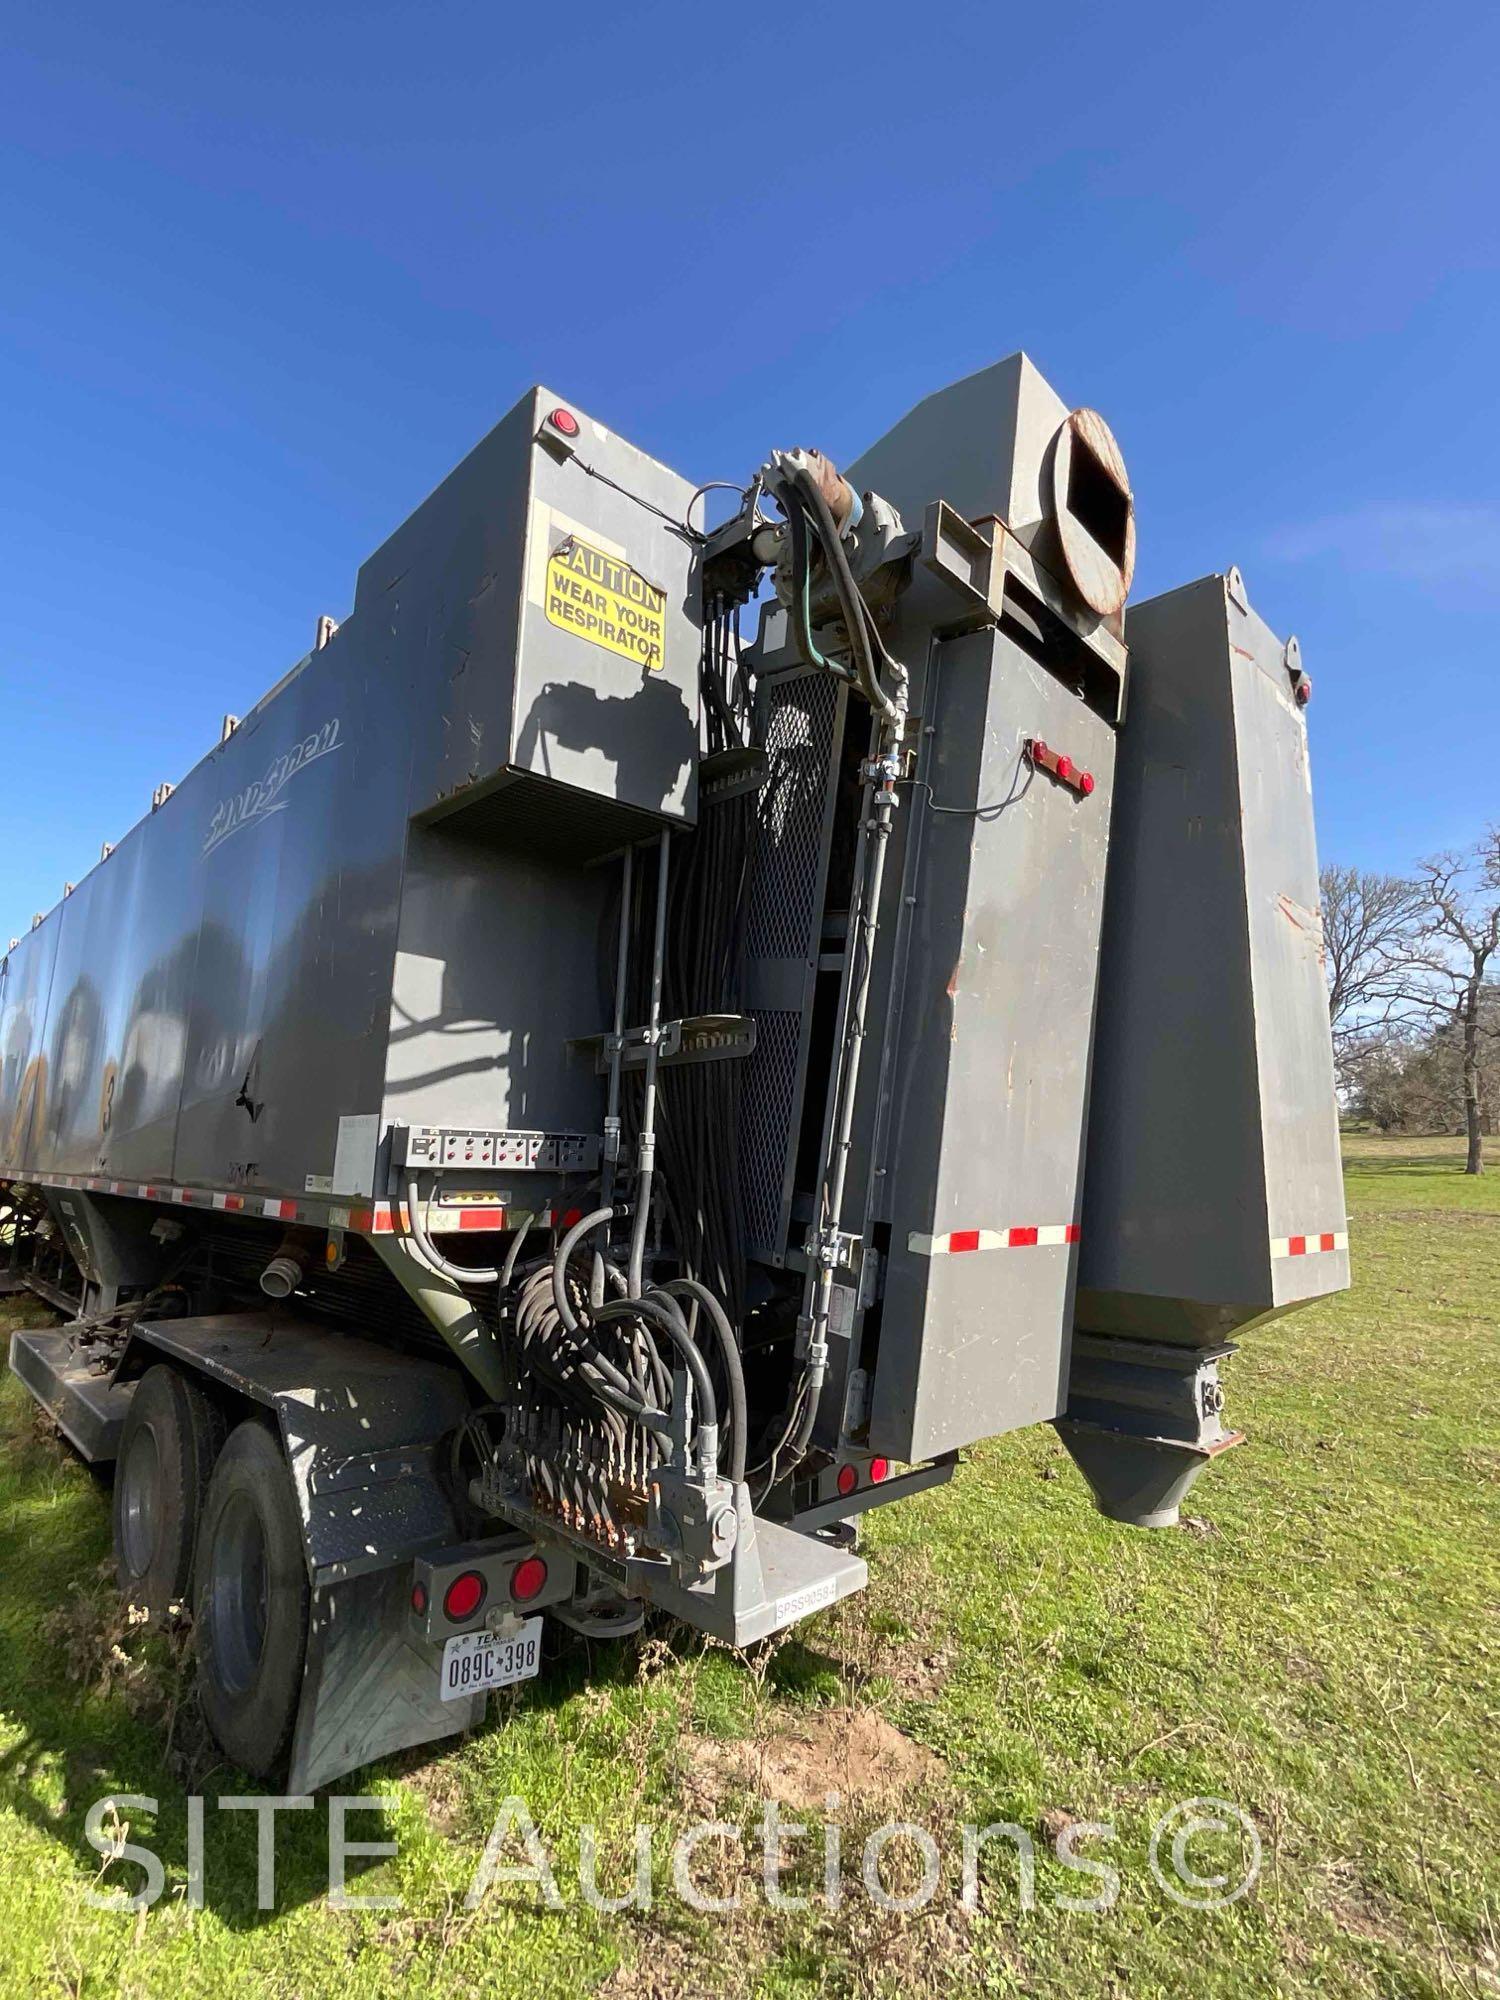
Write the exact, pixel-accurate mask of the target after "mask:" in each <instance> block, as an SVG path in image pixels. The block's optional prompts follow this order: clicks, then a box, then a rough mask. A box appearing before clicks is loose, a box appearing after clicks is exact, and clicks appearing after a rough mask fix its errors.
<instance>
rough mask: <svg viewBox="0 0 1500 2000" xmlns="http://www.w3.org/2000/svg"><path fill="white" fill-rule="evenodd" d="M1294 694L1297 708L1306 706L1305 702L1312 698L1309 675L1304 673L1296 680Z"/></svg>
mask: <svg viewBox="0 0 1500 2000" xmlns="http://www.w3.org/2000/svg"><path fill="white" fill-rule="evenodd" d="M1296 694H1297V706H1298V708H1306V706H1307V704H1308V703H1309V702H1310V701H1311V700H1312V679H1311V677H1310V676H1309V675H1307V674H1304V675H1303V676H1302V678H1301V679H1300V680H1299V681H1298V683H1297V688H1296Z"/></svg>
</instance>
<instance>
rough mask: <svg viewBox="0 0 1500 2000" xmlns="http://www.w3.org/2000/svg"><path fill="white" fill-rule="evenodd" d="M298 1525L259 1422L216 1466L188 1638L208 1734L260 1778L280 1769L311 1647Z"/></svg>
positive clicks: (280, 1465) (242, 1430)
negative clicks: (193, 1651)
mask: <svg viewBox="0 0 1500 2000" xmlns="http://www.w3.org/2000/svg"><path fill="white" fill-rule="evenodd" d="M307 1609H308V1588H307V1570H306V1567H305V1565H304V1563H303V1557H302V1523H301V1519H300V1517H299V1515H298V1511H297V1499H296V1495H295V1494H294V1492H293V1491H292V1475H291V1468H290V1466H289V1465H288V1464H287V1461H286V1455H285V1453H284V1452H283V1451H282V1449H281V1447H280V1445H279V1444H278V1443H277V1442H276V1439H275V1438H274V1437H273V1436H272V1434H271V1432H270V1431H269V1430H267V1429H266V1427H265V1425H264V1424H262V1423H259V1422H257V1421H255V1420H253V1419H252V1420H251V1421H250V1422H248V1423H243V1424H241V1425H240V1426H239V1428H238V1429H237V1430H236V1431H234V1432H233V1433H232V1434H231V1436H230V1439H229V1442H228V1444H226V1445H225V1447H224V1449H223V1452H222V1453H221V1454H220V1457H219V1462H218V1464H217V1465H216V1466H215V1467H214V1476H213V1478H212V1480H211V1481H210V1483H209V1489H208V1500H207V1504H206V1505H205V1507H204V1511H203V1526H202V1529H201V1531H200V1533H199V1537H198V1564H197V1593H196V1598H195V1601H194V1618H193V1637H194V1640H195V1643H196V1646H197V1653H198V1684H199V1696H200V1699H201V1700H202V1703H203V1713H204V1716H205V1718H206V1719H207V1722H208V1726H209V1728H210V1729H211V1730H212V1731H213V1734H214V1738H215V1740H216V1741H217V1742H218V1744H219V1745H220V1747H221V1748H222V1749H223V1750H224V1751H225V1752H226V1754H227V1755H229V1756H230V1757H232V1758H233V1759H234V1761H235V1763H237V1764H239V1765H241V1766H242V1767H243V1769H245V1770H247V1771H250V1772H253V1773H254V1774H255V1776H256V1777H266V1776H269V1775H270V1774H271V1773H272V1772H273V1771H275V1770H277V1769H278V1767H279V1766H280V1765H281V1763H282V1761H283V1759H284V1757H285V1754H286V1750H287V1745H288V1743H289V1742H290V1740H291V1734H292V1725H293V1723H294V1722H295V1721H296V1718H297V1700H298V1696H299V1694H300V1693H301V1688H302V1663H303V1658H304V1656H305V1654H306V1651H307Z"/></svg>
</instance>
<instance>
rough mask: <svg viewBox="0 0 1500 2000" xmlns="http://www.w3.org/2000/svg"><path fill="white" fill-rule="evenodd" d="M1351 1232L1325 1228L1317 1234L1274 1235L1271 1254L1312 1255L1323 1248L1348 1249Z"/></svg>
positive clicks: (1282, 1255) (1277, 1255)
mask: <svg viewBox="0 0 1500 2000" xmlns="http://www.w3.org/2000/svg"><path fill="white" fill-rule="evenodd" d="M1348 1248H1349V1232H1348V1230H1347V1229H1324V1230H1320V1231H1319V1233H1318V1234H1317V1235H1316V1236H1273V1237H1272V1238H1271V1255H1272V1256H1273V1257H1312V1256H1316V1255H1317V1253H1318V1252H1319V1251H1321V1250H1347V1249H1348Z"/></svg>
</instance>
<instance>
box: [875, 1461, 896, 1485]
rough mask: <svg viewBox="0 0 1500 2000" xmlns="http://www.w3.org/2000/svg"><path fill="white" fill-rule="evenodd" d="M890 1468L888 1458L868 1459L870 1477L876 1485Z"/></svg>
mask: <svg viewBox="0 0 1500 2000" xmlns="http://www.w3.org/2000/svg"><path fill="white" fill-rule="evenodd" d="M890 1469H891V1462H890V1460H889V1459H888V1458H872V1459H871V1460H870V1477H871V1478H872V1479H873V1480H874V1482H875V1484H876V1485H877V1486H878V1485H879V1484H880V1482H881V1480H882V1479H884V1478H885V1476H886V1474H887V1473H888V1472H889V1471H890Z"/></svg>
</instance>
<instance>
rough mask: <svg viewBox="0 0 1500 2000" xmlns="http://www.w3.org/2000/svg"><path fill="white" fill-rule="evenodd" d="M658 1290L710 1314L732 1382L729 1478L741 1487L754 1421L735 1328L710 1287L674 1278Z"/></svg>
mask: <svg viewBox="0 0 1500 2000" xmlns="http://www.w3.org/2000/svg"><path fill="white" fill-rule="evenodd" d="M658 1289H659V1290H661V1291H664V1292H669V1293H671V1294H672V1296H673V1297H674V1298H684V1299H693V1300H695V1301H696V1302H697V1303H698V1304H699V1305H700V1306H702V1308H703V1310H704V1311H705V1312H706V1313H707V1314H708V1318H709V1322H710V1324H711V1325H712V1327H713V1329H714V1332H715V1333H716V1334H717V1335H718V1337H719V1347H720V1351H721V1352H722V1354H723V1357H724V1373H725V1374H726V1375H727V1376H728V1378H729V1438H730V1455H729V1477H730V1478H731V1479H732V1480H734V1481H735V1483H736V1484H737V1485H738V1483H739V1482H740V1481H741V1480H742V1479H743V1478H744V1476H745V1453H746V1444H747V1442H748V1440H747V1436H746V1433H747V1431H748V1428H749V1422H750V1418H749V1411H748V1403H747V1399H746V1395H745V1367H744V1363H743V1361H742V1360H741V1358H740V1350H739V1343H738V1342H737V1341H736V1339H735V1337H734V1328H733V1327H732V1326H731V1325H730V1324H729V1315H728V1313H726V1312H725V1310H724V1308H723V1306H722V1305H721V1304H720V1303H719V1301H718V1300H717V1299H716V1298H715V1297H714V1295H713V1293H712V1292H711V1291H710V1290H709V1289H708V1287H707V1285H700V1284H699V1283H698V1281H697V1280H696V1279H695V1278H673V1279H672V1280H671V1281H670V1282H669V1283H667V1284H665V1285H662V1286H660V1287H659V1288H658Z"/></svg>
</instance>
